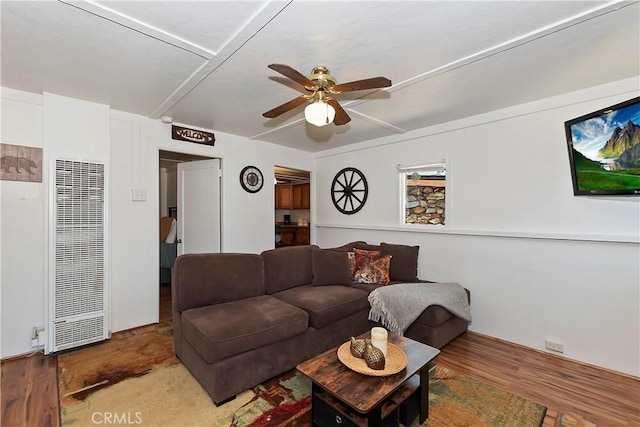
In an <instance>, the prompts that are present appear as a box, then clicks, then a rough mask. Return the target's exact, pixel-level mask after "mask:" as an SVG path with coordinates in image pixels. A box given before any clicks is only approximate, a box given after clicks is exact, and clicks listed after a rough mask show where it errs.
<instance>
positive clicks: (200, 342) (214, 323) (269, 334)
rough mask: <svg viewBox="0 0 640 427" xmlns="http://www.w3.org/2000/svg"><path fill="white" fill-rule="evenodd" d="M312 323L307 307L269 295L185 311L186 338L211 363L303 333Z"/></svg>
mask: <svg viewBox="0 0 640 427" xmlns="http://www.w3.org/2000/svg"><path fill="white" fill-rule="evenodd" d="M308 324H309V316H308V315H307V313H306V312H305V311H304V310H301V309H300V308H297V307H294V306H292V305H290V304H287V303H286V302H284V301H282V300H280V299H278V298H274V297H272V296H269V295H261V296H257V297H252V298H246V299H243V300H238V301H233V302H227V303H223V304H215V305H209V306H206V307H199V308H194V309H191V310H187V311H184V312H183V313H182V331H183V334H184V337H185V339H186V340H187V341H188V342H189V343H190V344H191V345H192V346H193V348H194V349H195V350H196V351H197V352H198V353H199V354H200V356H201V357H202V358H203V359H204V360H205V361H206V362H208V363H214V362H216V361H218V360H222V359H226V358H227V357H230V356H233V355H236V354H240V353H244V352H246V351H250V350H254V349H256V348H259V347H263V346H265V345H267V344H271V343H274V342H278V341H282V340H285V339H287V338H291V337H293V336H295V335H299V334H302V333H303V332H305V331H306V330H307V326H308Z"/></svg>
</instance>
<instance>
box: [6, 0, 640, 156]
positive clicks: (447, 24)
mask: <svg viewBox="0 0 640 427" xmlns="http://www.w3.org/2000/svg"><path fill="white" fill-rule="evenodd" d="M0 12H1V16H0V18H1V30H2V34H1V35H2V39H1V41H2V51H1V55H2V56H1V59H2V63H1V66H2V70H1V71H2V74H1V84H2V86H3V87H8V88H13V89H19V90H23V91H28V92H35V93H42V92H51V93H56V94H60V95H65V96H69V97H73V98H79V99H85V100H89V101H93V102H98V103H103V104H108V105H111V107H112V108H114V109H116V110H121V111H127V112H132V113H137V114H141V115H144V116H149V117H152V118H158V117H160V116H161V115H170V116H173V117H174V119H175V121H176V122H177V123H182V124H186V125H190V126H194V127H201V128H206V129H213V130H216V131H221V132H226V133H230V134H235V135H241V136H244V137H247V138H253V139H257V140H262V141H269V142H273V143H277V144H282V145H286V146H290V147H295V148H299V149H302V150H306V151H311V152H316V151H321V150H325V149H330V148H335V147H340V146H344V145H347V144H351V143H356V142H361V141H366V140H370V139H374V138H379V137H383V136H388V135H394V134H400V133H404V132H407V131H411V130H415V129H419V128H423V127H427V126H431V125H434V124H438V123H442V122H447V121H451V120H455V119H459V118H463V117H468V116H471V115H476V114H480V113H483V112H487V111H492V110H496V109H500V108H504V107H507V106H511V105H516V104H521V103H525V102H530V101H533V100H536V99H541V98H547V97H550V96H554V95H558V94H561V93H566V92H571V91H575V90H579V89H583V88H586V87H590V86H596V85H599V84H603V83H607V82H610V81H616V80H621V79H625V78H630V77H634V76H640V51H639V48H638V46H639V45H640V6H639V4H638V2H637V1H634V2H616V1H614V2H602V1H573V0H572V1H547V2H544V1H465V2H463V1H406V2H404V1H275V0H274V1H182V2H179V1H64V2H62V1H52V0H50V1H6V0H2V2H1V11H0ZM271 63H281V64H287V65H290V66H292V67H293V68H295V69H297V70H298V71H300V72H301V73H303V74H305V75H308V74H309V73H310V71H311V69H312V68H313V67H314V66H316V65H325V66H327V67H328V68H329V69H330V70H331V73H332V75H333V76H335V77H336V78H337V79H338V83H344V82H348V81H352V80H360V79H364V78H369V77H375V76H384V77H387V78H389V79H391V81H392V82H393V86H392V87H390V88H388V89H385V90H378V91H361V92H353V93H345V94H342V95H338V96H337V98H338V101H339V102H340V103H341V105H342V106H343V107H344V108H345V109H346V111H347V112H348V114H349V115H350V116H351V118H352V121H351V122H350V123H349V124H347V125H344V126H335V125H333V124H332V125H329V126H325V127H322V128H316V127H314V126H312V125H309V124H307V123H306V122H305V121H304V119H303V107H298V108H296V109H294V110H293V111H290V112H288V113H286V114H284V115H282V116H280V117H278V118H276V119H265V118H264V117H262V113H263V112H265V111H267V110H270V109H271V108H273V107H275V106H277V105H280V104H282V103H284V102H286V101H288V100H290V99H292V98H295V97H297V96H299V95H300V94H301V90H302V89H301V87H299V86H297V85H295V84H294V83H292V82H290V81H289V80H288V79H286V78H285V77H283V76H281V75H280V74H278V73H276V72H275V71H272V70H270V69H268V68H267V65H268V64H271Z"/></svg>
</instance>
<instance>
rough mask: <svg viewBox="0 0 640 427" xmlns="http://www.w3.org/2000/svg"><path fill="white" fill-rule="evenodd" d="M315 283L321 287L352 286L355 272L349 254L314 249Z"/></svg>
mask: <svg viewBox="0 0 640 427" xmlns="http://www.w3.org/2000/svg"><path fill="white" fill-rule="evenodd" d="M311 268H312V270H313V282H312V284H313V285H315V286H319V285H350V284H351V282H352V277H353V272H352V270H351V262H350V261H349V259H348V254H347V253H346V252H343V251H335V250H331V249H319V248H314V249H313V250H312V251H311Z"/></svg>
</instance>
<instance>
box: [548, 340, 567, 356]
mask: <svg viewBox="0 0 640 427" xmlns="http://www.w3.org/2000/svg"><path fill="white" fill-rule="evenodd" d="M544 347H545V348H546V349H547V350H551V351H555V352H558V353H564V343H563V342H562V341H560V340H557V339H553V338H547V339H546V340H545V341H544Z"/></svg>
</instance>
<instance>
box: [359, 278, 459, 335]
mask: <svg viewBox="0 0 640 427" xmlns="http://www.w3.org/2000/svg"><path fill="white" fill-rule="evenodd" d="M369 304H371V310H370V311H369V319H370V320H373V321H374V322H379V323H381V324H382V325H383V326H384V327H385V328H387V329H388V330H389V331H391V332H393V333H396V334H404V332H405V331H406V330H407V328H408V327H409V326H410V325H411V324H412V323H413V321H414V320H416V319H417V318H418V316H420V313H422V312H423V311H424V310H425V309H426V308H427V307H429V306H430V305H439V306H441V307H443V308H445V309H446V310H448V311H449V312H451V314H454V315H455V316H457V317H459V318H461V319H463V320H466V321H467V322H471V309H470V308H469V301H468V300H467V293H466V291H465V290H464V288H463V287H462V286H460V285H459V284H458V283H399V284H396V285H389V286H381V287H379V288H377V289H374V290H373V291H372V292H371V293H370V294H369Z"/></svg>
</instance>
